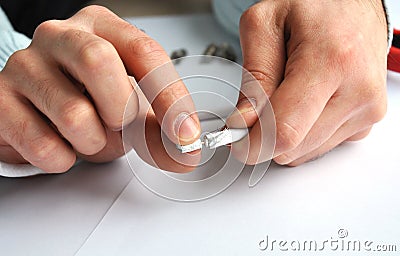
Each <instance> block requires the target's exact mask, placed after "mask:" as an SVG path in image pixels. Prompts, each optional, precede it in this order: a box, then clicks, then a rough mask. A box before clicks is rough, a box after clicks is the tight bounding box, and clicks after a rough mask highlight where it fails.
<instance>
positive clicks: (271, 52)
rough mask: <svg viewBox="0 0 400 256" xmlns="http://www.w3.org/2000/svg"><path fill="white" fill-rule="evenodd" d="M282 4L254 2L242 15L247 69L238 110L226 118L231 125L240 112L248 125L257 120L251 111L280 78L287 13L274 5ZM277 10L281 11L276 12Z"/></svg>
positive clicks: (262, 103) (261, 105)
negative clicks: (228, 118)
mask: <svg viewBox="0 0 400 256" xmlns="http://www.w3.org/2000/svg"><path fill="white" fill-rule="evenodd" d="M281 4H282V3H275V2H270V3H267V2H263V3H262V4H261V3H259V4H255V5H254V6H252V7H250V8H249V9H248V10H247V11H245V12H244V13H243V15H242V17H241V20H240V42H241V47H242V53H243V67H244V69H245V70H247V71H248V72H247V71H245V72H244V73H243V78H242V88H241V92H242V93H241V94H240V97H239V101H238V105H237V107H238V110H237V111H235V112H234V113H233V115H232V116H231V118H230V120H229V122H230V123H231V124H232V125H234V124H235V126H238V125H239V124H236V123H240V121H239V120H235V119H237V118H238V117H237V116H238V115H243V117H244V119H245V122H246V124H247V126H252V125H253V124H254V123H255V122H256V121H257V115H256V114H257V113H256V112H255V111H254V110H256V109H258V110H261V109H262V108H263V107H264V105H265V104H266V100H267V99H268V98H269V96H271V95H272V94H273V92H274V91H275V90H276V88H277V87H278V85H279V84H280V82H281V81H282V78H283V73H284V67H285V61H286V50H285V38H284V37H285V34H284V33H285V31H284V22H285V17H286V15H287V14H286V13H285V12H286V11H285V10H286V9H285V8H277V7H276V5H281ZM277 10H282V11H280V13H277ZM254 81H257V82H258V83H255V82H254ZM260 87H261V88H260Z"/></svg>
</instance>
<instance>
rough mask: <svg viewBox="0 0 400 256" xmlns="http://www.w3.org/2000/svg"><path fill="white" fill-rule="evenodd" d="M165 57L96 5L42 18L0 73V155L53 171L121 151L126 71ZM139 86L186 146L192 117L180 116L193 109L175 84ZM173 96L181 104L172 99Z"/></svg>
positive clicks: (132, 106) (128, 89)
mask: <svg viewBox="0 0 400 256" xmlns="http://www.w3.org/2000/svg"><path fill="white" fill-rule="evenodd" d="M115 28H118V33H116V31H115ZM169 61H170V59H169V57H168V55H167V54H166V52H165V51H164V50H163V49H162V47H161V46H160V45H159V44H158V43H157V42H155V41H154V40H153V39H151V38H150V37H149V36H147V35H146V34H145V33H143V32H142V31H140V30H139V29H138V28H136V27H134V26H132V25H130V24H129V23H127V22H126V21H124V20H122V19H120V18H119V17H117V16H116V15H115V14H113V13H112V12H110V11H109V10H107V9H106V8H103V7H99V6H90V7H87V8H84V9H82V10H81V11H79V12H78V13H77V14H76V15H74V16H73V17H71V18H70V19H67V20H52V21H47V22H44V23H42V24H41V25H39V27H38V28H37V29H36V31H35V33H34V36H33V39H32V43H31V45H30V46H29V47H28V48H27V49H24V50H21V51H17V52H16V53H14V54H13V55H12V56H11V57H10V58H9V60H8V62H7V64H6V66H5V68H4V69H3V70H2V71H1V73H0V91H1V92H2V93H1V94H0V113H2V114H1V117H0V160H1V161H5V162H9V163H31V164H32V165H35V166H37V167H39V168H41V169H43V170H44V171H46V172H49V173H59V172H65V171H67V170H68V169H70V168H71V166H72V165H73V164H74V163H75V161H76V157H77V156H80V157H82V158H83V159H86V160H88V161H92V162H105V161H110V160H113V159H115V158H117V157H119V156H121V155H123V154H124V153H125V152H124V149H123V147H122V140H121V129H122V126H127V125H129V124H130V123H132V122H133V121H134V120H135V119H136V117H137V116H138V113H139V108H140V106H139V101H138V97H137V93H136V91H134V87H133V86H132V84H131V81H130V79H129V77H128V75H131V76H133V77H134V78H135V79H136V80H137V81H139V80H140V79H141V78H142V77H143V76H145V75H146V74H147V73H148V72H150V71H151V70H153V69H154V68H156V67H158V66H160V65H162V64H164V63H166V62H169ZM169 73H170V78H171V79H173V78H175V77H177V74H176V73H174V70H173V69H171V72H169ZM84 91H86V93H85V94H84V93H82V92H84ZM143 91H144V93H145V95H144V96H143V97H145V98H144V99H145V101H146V97H147V99H148V100H149V102H152V105H151V107H152V109H151V112H149V115H150V116H151V118H150V119H151V120H156V124H157V125H159V124H160V123H161V121H162V127H163V131H164V132H165V134H166V135H167V136H168V138H169V139H170V140H171V141H172V142H174V143H180V144H183V145H186V144H190V143H192V142H194V141H195V140H196V139H197V138H198V137H199V135H200V128H199V127H200V126H199V120H198V118H197V116H196V115H195V114H192V115H190V116H189V117H188V115H183V117H185V116H186V117H187V118H182V114H181V113H193V112H194V111H195V108H194V105H193V102H192V101H191V98H190V96H188V91H187V89H186V87H185V86H184V84H183V83H182V82H180V81H178V82H175V83H173V84H172V85H170V86H168V87H166V88H162V87H160V85H159V84H158V83H157V81H156V82H154V83H153V84H149V85H148V88H145V89H144V90H143ZM87 94H89V95H90V97H86V96H85V95H87ZM131 94H133V96H132V97H131V98H132V100H130V101H129V105H128V106H126V104H127V102H128V98H129V97H130V96H131ZM185 96H187V97H185ZM181 97H185V99H186V101H185V102H184V104H175V105H174V102H175V101H176V100H177V99H179V98H181ZM142 101H143V100H142ZM125 107H126V113H125V119H124V118H123V117H124V110H125ZM169 108H172V111H171V110H169V111H168V113H167V114H166V112H167V110H168V109H169ZM189 119H191V120H192V121H190V120H189ZM185 120H186V121H187V120H189V121H188V122H186V123H184V122H183V121H185ZM157 122H159V123H157ZM152 124H153V125H154V122H152ZM190 124H191V126H190Z"/></svg>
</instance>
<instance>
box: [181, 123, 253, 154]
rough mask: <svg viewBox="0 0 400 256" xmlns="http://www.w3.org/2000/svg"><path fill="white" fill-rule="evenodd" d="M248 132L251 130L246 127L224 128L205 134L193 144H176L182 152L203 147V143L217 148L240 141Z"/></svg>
mask: <svg viewBox="0 0 400 256" xmlns="http://www.w3.org/2000/svg"><path fill="white" fill-rule="evenodd" d="M248 133H249V130H248V129H246V128H244V129H228V128H223V129H219V130H216V131H213V132H209V133H207V134H205V135H204V136H203V138H200V139H198V140H197V141H195V142H194V143H192V144H189V145H185V146H182V145H176V148H177V149H178V150H179V151H180V152H181V153H188V152H193V151H195V150H198V149H202V147H203V145H204V147H206V148H208V149H215V148H218V147H222V146H225V145H229V144H231V143H234V142H236V141H239V140H241V139H243V138H244V137H245V136H246V135H247V134H248Z"/></svg>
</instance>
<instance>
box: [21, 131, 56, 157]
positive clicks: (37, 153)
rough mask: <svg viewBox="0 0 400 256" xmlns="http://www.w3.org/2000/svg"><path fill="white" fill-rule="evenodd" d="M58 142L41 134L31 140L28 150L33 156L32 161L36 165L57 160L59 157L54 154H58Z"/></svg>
mask: <svg viewBox="0 0 400 256" xmlns="http://www.w3.org/2000/svg"><path fill="white" fill-rule="evenodd" d="M58 146H59V145H58V143H57V141H55V140H53V139H52V138H50V137H49V136H48V135H46V134H39V135H36V137H33V138H31V139H30V141H29V143H28V144H27V148H28V150H29V152H30V155H31V156H32V159H30V161H32V162H34V163H46V162H51V161H53V160H55V158H56V157H57V156H56V155H55V154H54V152H57V151H58V150H57V148H58Z"/></svg>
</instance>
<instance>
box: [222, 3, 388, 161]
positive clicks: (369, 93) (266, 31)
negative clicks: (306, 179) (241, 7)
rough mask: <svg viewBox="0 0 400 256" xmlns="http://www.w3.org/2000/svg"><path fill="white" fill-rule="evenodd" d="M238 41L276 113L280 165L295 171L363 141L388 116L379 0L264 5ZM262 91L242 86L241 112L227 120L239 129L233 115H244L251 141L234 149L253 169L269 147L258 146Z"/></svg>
mask: <svg viewBox="0 0 400 256" xmlns="http://www.w3.org/2000/svg"><path fill="white" fill-rule="evenodd" d="M240 39H241V44H242V50H243V58H244V68H245V69H247V70H249V71H250V72H251V73H252V75H253V76H254V77H255V78H256V79H257V80H258V81H259V82H260V84H261V86H262V87H263V89H264V91H265V93H266V94H267V95H269V97H270V98H269V99H270V102H271V104H272V108H273V110H274V113H275V119H276V147H275V153H274V160H275V162H276V163H278V164H282V165H290V166H296V165H299V164H302V163H304V162H306V161H309V160H312V159H314V158H316V157H318V156H320V155H322V154H324V153H326V152H327V151H329V150H331V149H332V148H334V147H335V146H337V145H338V144H340V143H342V142H343V141H354V140H360V139H362V138H364V137H365V136H367V134H368V133H369V131H370V130H371V127H372V125H373V124H374V123H376V122H378V121H379V120H381V119H382V118H383V116H384V114H385V112H386V88H385V83H386V55H387V52H386V51H387V25H386V19H385V13H384V9H383V6H382V2H381V0H362V1H344V0H342V1H304V0H283V1H270V0H265V1H261V2H259V3H258V4H256V5H254V6H252V7H251V8H249V9H248V10H247V11H246V12H245V13H244V14H243V15H242V17H241V21H240ZM256 91H257V90H256V89H254V88H253V86H252V85H251V84H249V85H246V84H245V83H244V84H243V87H242V92H243V94H242V96H241V99H239V100H240V101H239V102H240V103H241V104H239V105H238V109H239V112H236V114H234V115H233V117H231V119H230V120H229V123H230V126H238V125H240V124H239V123H240V122H239V121H237V120H236V119H237V118H235V116H239V115H237V114H238V113H240V111H241V112H245V113H246V115H242V117H244V119H245V122H246V125H247V126H249V127H252V130H251V133H250V141H246V140H244V141H241V142H239V143H237V144H236V145H234V147H233V151H234V153H235V154H236V155H237V156H238V158H239V159H240V160H241V161H244V162H246V163H249V164H256V163H259V162H263V161H267V160H269V159H268V156H267V155H263V154H260V152H261V151H262V150H263V148H264V147H267V146H268V143H269V144H270V143H271V142H270V141H268V140H266V139H264V140H263V141H262V142H260V138H263V134H262V133H261V128H260V127H261V126H262V123H261V121H259V120H258V119H257V115H256V112H257V110H259V111H260V112H261V116H262V114H263V112H262V111H263V107H264V106H265V102H266V101H265V98H263V97H262V94H259V93H257V92H256ZM245 94H246V96H247V98H252V100H251V102H249V101H247V100H246V98H244V96H243V95H245ZM252 102H253V103H254V102H255V105H256V106H255V107H252V105H251V104H250V103H252ZM253 105H254V104H253ZM249 107H250V108H251V111H249V110H248V108H249ZM243 108H247V110H243ZM249 145H250V146H249ZM248 146H249V148H250V155H249V157H248V158H246V159H243V157H241V156H243V155H246V154H244V153H243V151H244V150H245V149H246V148H247V147H248Z"/></svg>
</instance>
